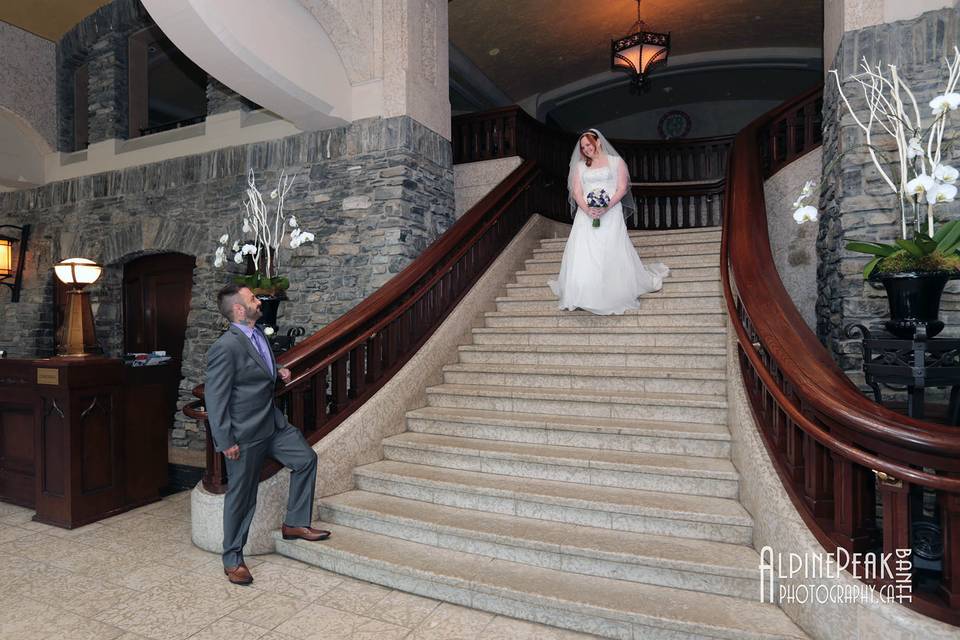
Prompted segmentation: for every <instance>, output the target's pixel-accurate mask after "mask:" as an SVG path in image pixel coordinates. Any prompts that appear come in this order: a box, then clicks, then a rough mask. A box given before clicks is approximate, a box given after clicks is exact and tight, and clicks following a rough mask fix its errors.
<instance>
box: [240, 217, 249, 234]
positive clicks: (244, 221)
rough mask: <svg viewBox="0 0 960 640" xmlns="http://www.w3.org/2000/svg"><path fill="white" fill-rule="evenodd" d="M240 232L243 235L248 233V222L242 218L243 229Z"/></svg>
mask: <svg viewBox="0 0 960 640" xmlns="http://www.w3.org/2000/svg"><path fill="white" fill-rule="evenodd" d="M242 231H243V232H244V233H250V220H248V219H247V218H244V219H243V229H242Z"/></svg>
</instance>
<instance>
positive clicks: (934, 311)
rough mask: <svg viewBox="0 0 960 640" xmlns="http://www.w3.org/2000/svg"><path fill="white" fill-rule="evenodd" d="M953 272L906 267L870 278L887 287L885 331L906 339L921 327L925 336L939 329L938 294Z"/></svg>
mask: <svg viewBox="0 0 960 640" xmlns="http://www.w3.org/2000/svg"><path fill="white" fill-rule="evenodd" d="M956 277H957V274H955V273H951V272H947V271H910V272H905V273H884V274H880V275H877V276H873V277H871V278H870V279H871V280H872V281H874V282H880V283H882V284H883V286H884V288H885V289H886V290H887V301H888V302H889V303H890V319H889V320H887V322H886V323H885V326H886V328H887V331H889V332H890V333H892V334H893V335H895V336H897V337H898V338H905V339H910V338H913V337H914V335H915V334H916V333H917V330H918V329H921V328H922V329H923V330H924V331H925V333H926V336H927V337H928V338H932V337H933V336H935V335H937V334H938V333H940V332H941V331H943V322H942V321H941V320H940V319H939V318H938V316H939V314H940V296H941V295H943V288H944V287H945V286H946V285H947V281H949V280H951V279H953V278H956Z"/></svg>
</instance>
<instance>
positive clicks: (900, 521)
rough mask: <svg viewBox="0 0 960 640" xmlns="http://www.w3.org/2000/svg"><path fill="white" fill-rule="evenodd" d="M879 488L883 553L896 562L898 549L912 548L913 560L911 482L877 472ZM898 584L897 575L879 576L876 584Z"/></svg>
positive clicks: (908, 557) (910, 557) (909, 557)
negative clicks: (911, 543)
mask: <svg viewBox="0 0 960 640" xmlns="http://www.w3.org/2000/svg"><path fill="white" fill-rule="evenodd" d="M876 476H877V490H878V491H879V492H880V503H881V505H882V509H883V553H884V554H889V556H888V557H890V558H891V564H892V563H893V562H895V560H896V558H897V557H898V556H897V550H898V549H910V550H911V551H910V553H909V554H908V555H907V557H906V558H907V559H910V560H911V561H912V560H913V552H912V548H911V546H910V484H909V483H907V482H903V481H902V480H896V479H893V478H891V477H889V476H887V475H886V474H882V473H876ZM893 584H896V577H895V576H894V577H889V576H887V577H879V576H878V580H877V581H876V585H875V586H878V587H879V586H882V585H893ZM885 595H893V594H885Z"/></svg>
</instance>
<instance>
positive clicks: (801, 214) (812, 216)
mask: <svg viewBox="0 0 960 640" xmlns="http://www.w3.org/2000/svg"><path fill="white" fill-rule="evenodd" d="M818 213H819V212H818V211H817V208H816V207H814V206H813V205H809V204H808V205H807V206H805V207H800V208H799V209H797V210H796V211H794V212H793V219H794V220H796V221H797V224H803V223H804V222H816V221H817V215H818Z"/></svg>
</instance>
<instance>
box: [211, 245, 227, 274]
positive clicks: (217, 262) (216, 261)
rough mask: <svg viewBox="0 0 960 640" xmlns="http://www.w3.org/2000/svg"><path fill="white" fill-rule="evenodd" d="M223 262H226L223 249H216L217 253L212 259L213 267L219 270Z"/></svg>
mask: <svg viewBox="0 0 960 640" xmlns="http://www.w3.org/2000/svg"><path fill="white" fill-rule="evenodd" d="M224 262H226V257H225V255H224V248H223V247H222V246H220V247H217V251H216V253H215V254H214V257H213V266H215V267H216V268H218V269H219V268H220V267H222V266H223V264H224Z"/></svg>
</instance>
